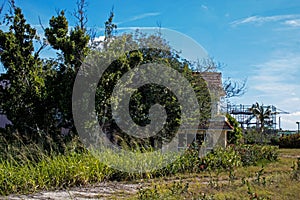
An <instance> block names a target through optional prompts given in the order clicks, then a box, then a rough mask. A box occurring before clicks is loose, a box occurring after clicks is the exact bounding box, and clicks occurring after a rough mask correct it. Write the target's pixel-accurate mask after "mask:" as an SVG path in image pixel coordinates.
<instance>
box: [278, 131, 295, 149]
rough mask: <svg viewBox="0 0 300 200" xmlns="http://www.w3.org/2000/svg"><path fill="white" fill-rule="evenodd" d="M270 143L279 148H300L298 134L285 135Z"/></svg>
mask: <svg viewBox="0 0 300 200" xmlns="http://www.w3.org/2000/svg"><path fill="white" fill-rule="evenodd" d="M272 143H273V144H275V145H279V147H280V148H300V134H292V135H285V136H282V137H280V138H279V139H277V140H272Z"/></svg>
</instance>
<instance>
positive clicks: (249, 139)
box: [244, 128, 278, 144]
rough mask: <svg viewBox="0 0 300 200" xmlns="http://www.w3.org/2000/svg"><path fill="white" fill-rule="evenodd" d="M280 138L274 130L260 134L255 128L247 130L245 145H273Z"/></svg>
mask: <svg viewBox="0 0 300 200" xmlns="http://www.w3.org/2000/svg"><path fill="white" fill-rule="evenodd" d="M276 138H278V136H277V135H276V134H275V133H274V132H273V131H272V130H266V131H265V132H264V133H259V132H258V131H257V130H256V129H255V128H250V129H247V131H246V132H245V134H244V143H245V144H272V141H274V140H275V139H276Z"/></svg>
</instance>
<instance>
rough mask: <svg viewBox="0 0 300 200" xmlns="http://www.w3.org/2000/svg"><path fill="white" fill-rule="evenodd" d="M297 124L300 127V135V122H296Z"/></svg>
mask: <svg viewBox="0 0 300 200" xmlns="http://www.w3.org/2000/svg"><path fill="white" fill-rule="evenodd" d="M296 124H297V125H298V133H300V132H299V125H300V122H296Z"/></svg>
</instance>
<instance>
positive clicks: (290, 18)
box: [230, 14, 300, 26]
mask: <svg viewBox="0 0 300 200" xmlns="http://www.w3.org/2000/svg"><path fill="white" fill-rule="evenodd" d="M299 18H300V15H298V14H297V15H273V16H259V15H255V16H251V17H247V18H243V19H239V20H235V21H233V22H231V23H230V24H231V25H232V26H238V25H242V24H249V23H252V24H258V25H261V24H264V23H269V22H283V23H285V24H287V25H291V24H289V23H295V22H296V23H297V24H298V23H299V21H298V20H296V19H299ZM295 20H296V21H295Z"/></svg>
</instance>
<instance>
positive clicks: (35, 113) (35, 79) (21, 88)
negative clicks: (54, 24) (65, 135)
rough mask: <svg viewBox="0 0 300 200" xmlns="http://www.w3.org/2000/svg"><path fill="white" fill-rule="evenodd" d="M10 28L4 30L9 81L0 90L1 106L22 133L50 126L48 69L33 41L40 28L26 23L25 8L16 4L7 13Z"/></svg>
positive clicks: (0, 43)
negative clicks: (39, 56) (46, 112)
mask: <svg viewBox="0 0 300 200" xmlns="http://www.w3.org/2000/svg"><path fill="white" fill-rule="evenodd" d="M5 20H6V21H7V25H8V31H6V32H5V31H3V30H0V49H1V50H2V53H1V56H0V60H1V63H2V64H3V66H4V68H5V70H6V74H5V76H2V77H0V79H1V80H6V81H7V80H8V83H7V86H6V87H5V89H3V88H2V87H1V89H0V99H1V100H0V101H1V102H0V105H1V108H2V109H3V110H4V111H6V114H7V116H8V118H9V119H10V120H11V121H12V122H13V124H14V127H15V128H17V129H19V130H20V131H22V132H26V131H30V129H35V128H36V127H41V128H44V127H45V126H47V123H46V121H44V120H45V119H47V117H46V116H45V114H44V113H45V109H44V108H45V107H44V100H45V81H44V78H45V72H44V69H43V64H42V60H41V59H39V58H38V54H37V52H35V49H34V46H33V43H34V41H35V40H36V39H37V35H36V30H35V29H34V28H32V27H31V26H30V24H28V23H26V20H25V17H24V15H23V14H22V11H21V9H20V8H18V7H13V14H12V15H6V18H5Z"/></svg>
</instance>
